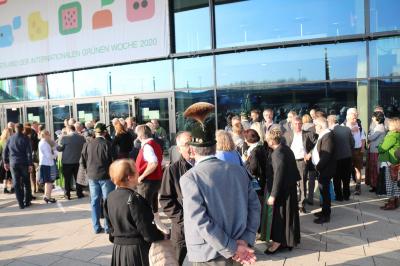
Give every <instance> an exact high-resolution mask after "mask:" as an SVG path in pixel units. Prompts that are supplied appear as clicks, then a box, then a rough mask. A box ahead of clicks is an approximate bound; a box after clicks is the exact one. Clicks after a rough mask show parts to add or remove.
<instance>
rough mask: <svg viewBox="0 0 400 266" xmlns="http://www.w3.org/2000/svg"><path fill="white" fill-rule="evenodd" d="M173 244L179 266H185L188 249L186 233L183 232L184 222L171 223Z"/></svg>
mask: <svg viewBox="0 0 400 266" xmlns="http://www.w3.org/2000/svg"><path fill="white" fill-rule="evenodd" d="M171 225H172V228H171V243H172V246H173V247H174V249H175V257H176V259H177V260H178V262H179V265H181V266H182V265H183V262H184V261H185V258H186V254H187V248H186V243H185V232H184V230H183V220H180V221H179V224H178V222H177V221H172V222H171Z"/></svg>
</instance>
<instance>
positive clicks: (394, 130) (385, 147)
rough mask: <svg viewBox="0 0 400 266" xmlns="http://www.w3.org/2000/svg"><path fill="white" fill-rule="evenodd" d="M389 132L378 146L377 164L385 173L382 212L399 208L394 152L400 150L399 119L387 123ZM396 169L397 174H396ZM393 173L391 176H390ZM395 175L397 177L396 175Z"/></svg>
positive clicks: (396, 164)
mask: <svg viewBox="0 0 400 266" xmlns="http://www.w3.org/2000/svg"><path fill="white" fill-rule="evenodd" d="M388 128H389V132H388V133H387V134H386V136H385V138H384V139H383V142H382V143H381V144H380V145H379V146H378V152H379V157H378V159H379V162H381V166H382V167H383V168H381V169H382V171H385V172H384V173H385V181H386V195H387V196H388V197H389V200H388V202H387V203H386V204H385V205H384V206H382V207H381V209H383V210H394V209H397V208H398V207H399V203H400V202H399V197H400V188H399V187H398V186H397V181H398V167H399V163H400V161H399V159H398V158H397V157H396V156H395V152H396V151H397V150H398V149H399V148H400V119H399V118H392V119H390V120H389V123H388ZM396 168H397V172H396ZM391 173H393V175H392V174H391ZM396 173H397V175H396Z"/></svg>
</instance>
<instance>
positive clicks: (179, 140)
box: [176, 131, 192, 146]
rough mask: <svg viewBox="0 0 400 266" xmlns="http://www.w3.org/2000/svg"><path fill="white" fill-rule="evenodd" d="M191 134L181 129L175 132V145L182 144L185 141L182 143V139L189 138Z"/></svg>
mask: <svg viewBox="0 0 400 266" xmlns="http://www.w3.org/2000/svg"><path fill="white" fill-rule="evenodd" d="M191 137H192V134H191V133H190V132H189V131H181V132H178V134H176V145H177V146H182V145H184V144H186V143H182V141H183V139H185V138H191Z"/></svg>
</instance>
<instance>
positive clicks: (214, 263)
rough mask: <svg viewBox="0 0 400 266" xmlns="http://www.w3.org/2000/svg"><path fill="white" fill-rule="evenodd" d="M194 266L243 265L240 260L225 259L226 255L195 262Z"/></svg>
mask: <svg viewBox="0 0 400 266" xmlns="http://www.w3.org/2000/svg"><path fill="white" fill-rule="evenodd" d="M192 265H193V266H241V264H240V263H239V262H236V261H234V260H232V259H225V258H224V257H218V258H215V259H213V260H210V261H207V262H193V263H192Z"/></svg>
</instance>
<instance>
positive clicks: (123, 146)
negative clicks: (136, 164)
mask: <svg viewBox="0 0 400 266" xmlns="http://www.w3.org/2000/svg"><path fill="white" fill-rule="evenodd" d="M133 141H134V139H133V137H132V134H130V133H129V132H127V131H126V130H125V129H124V126H123V125H121V124H120V123H117V124H116V125H115V137H114V139H113V142H112V143H113V150H114V153H115V154H114V158H117V159H124V158H126V159H128V158H129V153H130V152H131V151H132V150H133Z"/></svg>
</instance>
